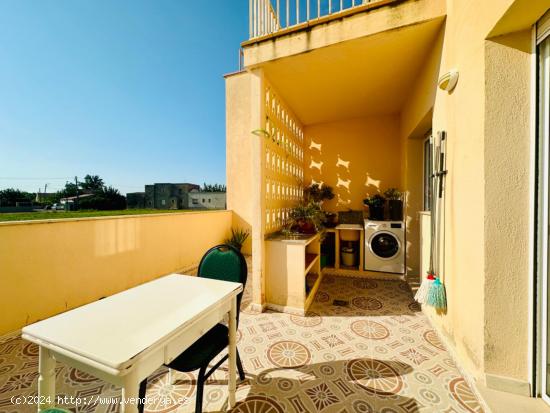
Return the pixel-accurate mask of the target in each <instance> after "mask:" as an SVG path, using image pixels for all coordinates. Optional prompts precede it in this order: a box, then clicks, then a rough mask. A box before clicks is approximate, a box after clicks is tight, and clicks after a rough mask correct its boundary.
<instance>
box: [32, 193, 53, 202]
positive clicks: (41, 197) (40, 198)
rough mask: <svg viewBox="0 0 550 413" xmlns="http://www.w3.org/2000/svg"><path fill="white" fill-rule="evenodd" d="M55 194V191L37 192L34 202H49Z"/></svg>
mask: <svg viewBox="0 0 550 413" xmlns="http://www.w3.org/2000/svg"><path fill="white" fill-rule="evenodd" d="M55 195H56V193H55V192H37V193H36V197H35V198H34V202H49V201H50V200H51V199H52V198H53V197H54V196H55Z"/></svg>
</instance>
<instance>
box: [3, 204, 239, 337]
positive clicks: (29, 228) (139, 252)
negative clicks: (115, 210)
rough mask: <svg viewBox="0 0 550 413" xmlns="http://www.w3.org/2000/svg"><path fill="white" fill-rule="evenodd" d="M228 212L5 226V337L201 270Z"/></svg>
mask: <svg viewBox="0 0 550 413" xmlns="http://www.w3.org/2000/svg"><path fill="white" fill-rule="evenodd" d="M231 225H232V212H231V211H215V212H189V213H181V214H174V213H171V214H161V215H142V216H123V217H110V218H84V219H76V220H57V221H49V222H48V221H27V222H20V223H1V224H0V263H2V265H1V268H0V272H1V275H0V290H1V291H2V300H1V302H0V314H1V315H2V316H1V317H0V334H4V333H7V332H10V331H14V330H16V329H19V328H21V327H23V326H25V325H27V324H30V323H33V322H35V321H37V320H40V319H45V318H47V317H50V316H52V315H55V314H58V313H61V312H63V311H66V310H69V309H72V308H75V307H78V306H81V305H83V304H87V303H89V302H92V301H95V300H97V299H99V298H101V297H104V296H108V295H112V294H115V293H117V292H119V291H123V290H125V289H128V288H131V287H133V286H136V285H138V284H141V283H143V282H146V281H149V280H152V279H154V278H157V277H159V276H162V275H165V274H168V273H171V272H174V271H181V270H184V269H185V268H188V267H191V266H193V265H196V264H198V262H199V261H200V258H201V257H202V255H203V254H204V253H205V252H206V250H207V249H208V248H210V247H212V246H214V245H216V244H219V243H220V242H222V241H223V240H224V238H226V237H227V236H228V235H229V232H230V229H231Z"/></svg>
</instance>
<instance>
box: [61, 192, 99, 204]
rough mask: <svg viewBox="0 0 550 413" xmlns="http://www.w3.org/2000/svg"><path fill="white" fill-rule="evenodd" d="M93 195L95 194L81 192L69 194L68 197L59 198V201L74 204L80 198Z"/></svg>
mask: <svg viewBox="0 0 550 413" xmlns="http://www.w3.org/2000/svg"><path fill="white" fill-rule="evenodd" d="M91 196H94V194H80V195H78V196H76V195H75V196H68V197H66V198H61V199H60V200H59V203H60V204H61V205H65V204H74V203H75V202H76V201H77V200H80V199H83V198H89V197H91Z"/></svg>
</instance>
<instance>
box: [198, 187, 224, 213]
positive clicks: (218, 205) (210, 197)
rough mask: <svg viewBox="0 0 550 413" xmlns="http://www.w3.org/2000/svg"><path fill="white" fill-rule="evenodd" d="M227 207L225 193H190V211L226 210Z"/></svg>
mask: <svg viewBox="0 0 550 413" xmlns="http://www.w3.org/2000/svg"><path fill="white" fill-rule="evenodd" d="M226 205H227V204H226V194H225V192H203V191H200V190H195V189H193V190H192V191H191V192H189V209H225V208H226Z"/></svg>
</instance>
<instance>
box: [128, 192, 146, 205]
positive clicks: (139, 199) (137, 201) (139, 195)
mask: <svg viewBox="0 0 550 413" xmlns="http://www.w3.org/2000/svg"><path fill="white" fill-rule="evenodd" d="M126 205H127V206H128V209H141V208H145V192H130V193H128V194H126Z"/></svg>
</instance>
